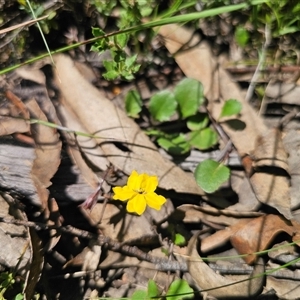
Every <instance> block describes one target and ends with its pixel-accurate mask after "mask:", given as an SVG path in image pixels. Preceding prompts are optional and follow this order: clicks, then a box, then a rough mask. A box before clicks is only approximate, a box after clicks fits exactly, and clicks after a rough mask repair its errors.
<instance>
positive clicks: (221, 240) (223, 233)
mask: <svg viewBox="0 0 300 300" xmlns="http://www.w3.org/2000/svg"><path fill="white" fill-rule="evenodd" d="M250 221H251V219H241V220H239V221H238V222H237V223H235V224H233V225H231V226H229V227H226V228H225V229H221V230H218V231H217V232H216V233H214V234H211V235H209V236H208V237H206V238H203V239H202V240H201V245H200V249H201V253H207V252H209V251H211V250H214V249H216V248H218V247H221V246H223V245H225V244H226V243H227V242H229V240H230V237H231V236H232V235H233V234H234V233H235V232H236V231H238V230H240V229H241V228H243V227H244V226H245V225H246V224H248V223H249V222H250Z"/></svg>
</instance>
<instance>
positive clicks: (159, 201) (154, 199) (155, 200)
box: [144, 193, 167, 210]
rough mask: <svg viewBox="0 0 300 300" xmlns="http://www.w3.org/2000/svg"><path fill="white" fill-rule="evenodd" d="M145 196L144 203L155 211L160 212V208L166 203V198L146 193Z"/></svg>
mask: <svg viewBox="0 0 300 300" xmlns="http://www.w3.org/2000/svg"><path fill="white" fill-rule="evenodd" d="M144 196H145V199H146V203H147V205H148V206H149V207H151V208H154V209H156V210H160V209H161V206H162V205H163V204H165V203H166V201H167V200H166V198H165V197H163V196H161V195H157V194H156V193H148V194H146V195H144Z"/></svg>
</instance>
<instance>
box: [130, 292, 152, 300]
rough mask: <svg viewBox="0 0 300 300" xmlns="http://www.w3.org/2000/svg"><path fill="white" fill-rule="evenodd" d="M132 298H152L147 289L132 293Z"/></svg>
mask: <svg viewBox="0 0 300 300" xmlns="http://www.w3.org/2000/svg"><path fill="white" fill-rule="evenodd" d="M131 300H150V299H149V297H148V293H147V291H141V290H137V291H135V292H134V293H133V294H132V296H131Z"/></svg>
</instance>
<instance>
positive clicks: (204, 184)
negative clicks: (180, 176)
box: [194, 159, 230, 193]
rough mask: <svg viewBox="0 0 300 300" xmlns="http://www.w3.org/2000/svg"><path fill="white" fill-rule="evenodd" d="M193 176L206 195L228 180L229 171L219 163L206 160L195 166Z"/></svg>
mask: <svg viewBox="0 0 300 300" xmlns="http://www.w3.org/2000/svg"><path fill="white" fill-rule="evenodd" d="M194 176H195V179H196V182H197V184H198V185H199V186H200V187H201V188H202V189H203V190H204V191H205V192H206V193H213V192H215V191H216V190H217V189H218V188H219V187H220V186H221V185H222V184H223V183H224V182H225V181H226V180H228V179H229V176H230V170H229V168H227V167H226V166H224V165H223V164H221V163H219V162H216V161H214V160H212V159H207V160H204V161H203V162H201V163H200V164H199V165H198V166H197V168H196V170H195V173H194Z"/></svg>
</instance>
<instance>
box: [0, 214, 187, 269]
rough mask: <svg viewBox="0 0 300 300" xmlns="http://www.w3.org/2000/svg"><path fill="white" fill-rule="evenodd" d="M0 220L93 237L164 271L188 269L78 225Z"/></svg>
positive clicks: (113, 248)
mask: <svg viewBox="0 0 300 300" xmlns="http://www.w3.org/2000/svg"><path fill="white" fill-rule="evenodd" d="M0 222H4V223H9V224H15V225H18V226H26V227H30V228H34V229H35V230H38V231H39V230H49V229H56V230H57V231H58V232H62V233H66V234H71V235H74V236H78V237H81V238H85V239H93V240H95V241H97V243H98V245H100V246H102V245H106V246H107V247H108V248H109V249H111V250H113V251H116V252H121V253H123V254H127V255H130V256H134V257H136V258H138V259H140V260H143V261H148V262H150V263H152V264H154V265H155V268H156V269H158V270H162V271H177V270H180V271H182V272H186V271H187V265H186V263H180V262H178V261H169V260H168V258H165V259H164V258H160V257H156V256H153V255H151V254H148V253H146V252H143V251H141V250H140V249H138V248H137V247H135V246H128V245H124V244H123V243H119V242H117V241H115V240H112V239H111V238H109V237H107V236H105V235H102V234H98V235H97V234H93V233H91V232H88V231H86V230H82V229H78V228H76V227H73V226H71V225H67V226H61V227H57V226H48V225H45V224H43V223H36V222H30V221H22V220H17V219H14V218H7V217H0Z"/></svg>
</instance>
